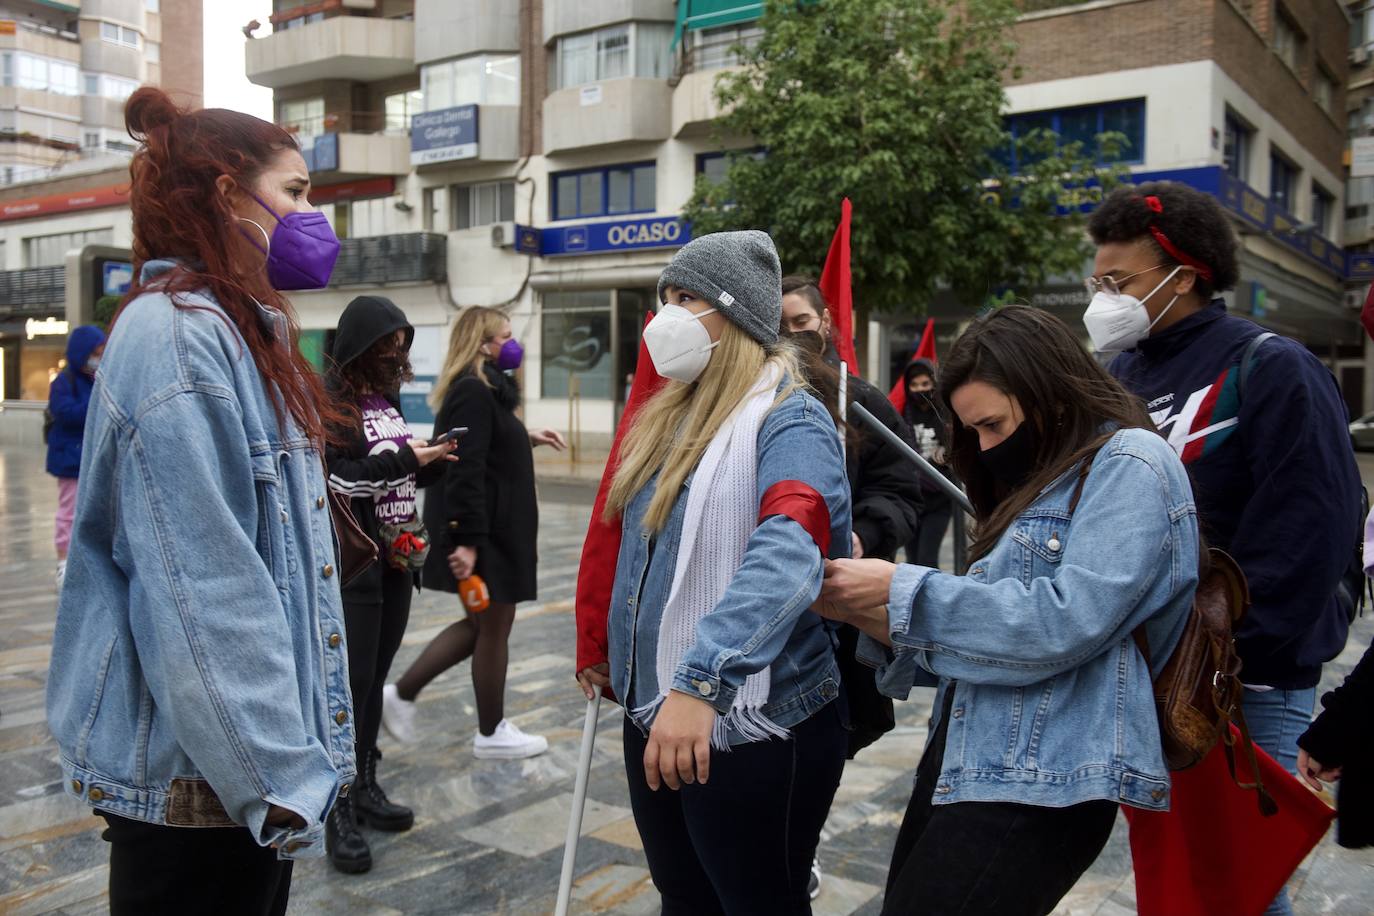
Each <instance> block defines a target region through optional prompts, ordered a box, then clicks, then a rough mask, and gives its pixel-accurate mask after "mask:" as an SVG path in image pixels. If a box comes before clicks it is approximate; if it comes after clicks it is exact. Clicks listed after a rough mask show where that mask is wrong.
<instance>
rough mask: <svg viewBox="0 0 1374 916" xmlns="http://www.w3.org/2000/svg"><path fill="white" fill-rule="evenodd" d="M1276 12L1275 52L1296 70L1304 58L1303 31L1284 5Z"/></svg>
mask: <svg viewBox="0 0 1374 916" xmlns="http://www.w3.org/2000/svg"><path fill="white" fill-rule="evenodd" d="M1274 13H1275V15H1274V53H1275V54H1277V55H1278V56H1279V60H1281V61H1283V62H1284V63H1285V64H1287V65H1288V66H1289V67H1290V68H1291V69H1293V70H1294V71H1296V70H1297V69H1298V65H1299V63H1301V59H1302V46H1303V43H1304V39H1303V35H1302V32H1301V31H1300V30H1299V29H1298V26H1297V23H1295V22H1294V21H1293V19H1292V17H1291V16H1289V15H1288V13H1287V12H1286V11H1285V10H1284V9H1283V8H1282V7H1277V8H1276V9H1275V10H1274Z"/></svg>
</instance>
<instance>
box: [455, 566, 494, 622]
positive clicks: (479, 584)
mask: <svg viewBox="0 0 1374 916" xmlns="http://www.w3.org/2000/svg"><path fill="white" fill-rule="evenodd" d="M458 598H459V599H460V600H461V601H462V602H463V607H465V608H467V609H468V613H471V614H480V613H482V612H483V611H485V610H486V609H487V608H488V607H489V606H490V605H491V593H490V592H488V591H487V583H486V582H484V581H482V577H481V576H479V575H477V574H476V573H474V574H472V575H471V576H468V577H467V578H466V579H463V580H461V581H459V583H458Z"/></svg>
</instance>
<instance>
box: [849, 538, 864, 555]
mask: <svg viewBox="0 0 1374 916" xmlns="http://www.w3.org/2000/svg"><path fill="white" fill-rule="evenodd" d="M849 558H850V559H851V560H862V559H863V558H864V542H863V538H861V537H859V533H858V532H857V531H851V532H849Z"/></svg>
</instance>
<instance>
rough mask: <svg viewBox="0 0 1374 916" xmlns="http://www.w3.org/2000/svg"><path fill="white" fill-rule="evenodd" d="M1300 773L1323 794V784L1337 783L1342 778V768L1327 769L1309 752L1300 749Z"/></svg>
mask: <svg viewBox="0 0 1374 916" xmlns="http://www.w3.org/2000/svg"><path fill="white" fill-rule="evenodd" d="M1298 773H1299V774H1300V775H1301V776H1302V778H1303V780H1304V781H1305V782H1306V783H1307V784H1308V785H1309V786H1311V787H1312V788H1313V789H1316V790H1317V791H1318V792H1322V791H1324V789H1323V787H1322V783H1324V782H1335V781H1336V780H1338V779H1340V778H1341V767H1327V766H1325V765H1324V764H1323V763H1322V762H1321V761H1320V760H1317V759H1315V758H1313V757H1312V756H1311V755H1310V754H1308V753H1307V751H1305V750H1303V749H1302V748H1298Z"/></svg>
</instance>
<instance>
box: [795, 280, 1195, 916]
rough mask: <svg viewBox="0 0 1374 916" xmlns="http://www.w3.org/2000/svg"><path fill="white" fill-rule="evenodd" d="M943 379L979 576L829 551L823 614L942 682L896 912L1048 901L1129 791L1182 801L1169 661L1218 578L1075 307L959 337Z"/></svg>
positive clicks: (899, 864)
mask: <svg viewBox="0 0 1374 916" xmlns="http://www.w3.org/2000/svg"><path fill="white" fill-rule="evenodd" d="M939 389H940V392H941V396H942V397H943V398H944V400H945V404H946V406H947V407H948V408H949V409H950V411H951V412H952V415H953V418H954V419H953V435H952V438H951V443H950V455H951V457H952V460H953V465H954V470H955V472H956V473H957V474H958V476H959V478H960V479H962V480H964V481H965V482H966V483H967V487H968V494H969V498H970V500H971V501H972V503H973V507H974V515H975V520H976V524H977V528H976V539H975V540H974V542H973V544H972V546H971V548H970V551H969V554H970V557H971V560H970V566H969V569H968V571H967V574H966V575H964V576H953V575H948V574H945V573H941V572H939V571H937V570H933V569H928V568H925V567H920V566H910V565H901V566H894V565H893V564H891V563H887V562H884V561H881V560H837V561H834V562H832V563H829V564H827V569H826V585H825V590H824V593H823V600H822V602H821V603H820V604H818V605H817V610H818V611H820V612H821V613H823V614H824V615H825V616H829V617H834V618H835V619H839V620H844V621H847V622H849V623H853V624H854V625H856V626H858V627H859V628H860V629H862V630H864V632H865V634H866V638H865V640H864V642H863V644H861V646H860V650H861V652H863V651H864V650H872V654H871V656H870V657H871V659H872V660H873V661H874V663H875V664H877V665H878V680H879V685H880V687H881V688H882V689H883V690H885V691H886V692H888V693H889V694H890V695H892V696H895V697H899V698H901V697H905V696H906V693H907V691H908V689H909V688H910V687H911V685H912V682H913V679H914V677H915V675H916V670H917V667H918V666H919V667H920V668H924V669H926V670H927V671H930V672H933V673H934V674H936V675H938V676H939V678H940V689H939V692H938V693H937V695H936V701H935V716H934V718H933V720H932V725H933V727H932V731H931V735H930V738H929V740H928V741H927V744H926V751H925V754H924V756H923V757H922V759H921V762H920V765H919V767H918V769H917V776H916V786H915V790H914V791H913V792H912V796H911V802H910V805H909V806H908V808H907V811H906V817H905V818H904V820H903V822H902V827H901V830H900V832H899V834H898V837H897V844H896V848H895V850H894V851H893V856H892V866H891V870H890V872H889V874H888V881H887V898H886V902H885V904H884V909H883V912H884V913H893V914H895V913H939V914H946V913H998V914H1044V913H1049V912H1050V911H1051V910H1053V909H1054V907H1055V906H1056V904H1057V903H1058V902H1059V900H1060V898H1061V897H1063V895H1064V894H1065V893H1066V892H1067V891H1068V890H1069V889H1070V888H1071V887H1072V886H1073V884H1074V882H1075V881H1077V880H1078V878H1079V876H1080V875H1082V873H1083V872H1084V871H1085V870H1086V869H1087V868H1088V867H1089V866H1090V865H1091V864H1092V863H1093V861H1094V860H1095V859H1096V858H1097V856H1098V854H1099V853H1100V852H1101V851H1102V848H1103V846H1104V845H1106V842H1107V838H1108V835H1109V834H1110V833H1111V830H1112V825H1113V823H1114V821H1115V819H1116V811H1117V806H1118V805H1119V804H1124V805H1131V806H1134V807H1138V808H1145V809H1155V810H1162V809H1165V808H1167V807H1168V803H1169V774H1168V770H1167V768H1166V767H1165V763H1164V758H1163V752H1162V750H1161V747H1160V738H1159V725H1158V721H1157V719H1156V712H1155V705H1154V699H1153V696H1152V690H1151V672H1150V670H1149V668H1148V666H1147V664H1146V662H1145V659H1144V657H1143V656H1142V655H1141V653H1140V650H1139V649H1137V648H1136V645H1135V642H1134V640H1133V638H1132V632H1133V631H1134V630H1136V628H1138V627H1143V628H1144V635H1145V637H1146V640H1147V642H1148V645H1149V646H1150V647H1151V651H1152V657H1153V658H1154V660H1155V661H1154V664H1155V665H1156V666H1158V667H1163V665H1164V663H1165V662H1166V661H1167V660H1168V658H1169V655H1170V653H1171V652H1172V651H1173V648H1174V646H1175V644H1176V643H1177V642H1178V639H1179V636H1180V635H1181V634H1182V630H1183V625H1184V623H1185V622H1186V619H1187V615H1188V613H1189V609H1190V607H1191V602H1192V597H1193V591H1194V588H1195V586H1196V584H1197V580H1198V557H1199V540H1198V531H1197V518H1196V510H1195V508H1194V505H1193V497H1192V491H1191V487H1190V485H1189V482H1188V477H1187V474H1186V473H1185V471H1184V469H1183V465H1182V464H1181V463H1180V462H1179V459H1178V456H1177V455H1176V454H1175V453H1174V451H1173V450H1172V449H1171V448H1170V447H1169V445H1168V443H1166V442H1165V441H1164V440H1163V439H1161V438H1160V437H1159V436H1158V435H1157V434H1155V433H1154V431H1153V429H1152V428H1151V425H1150V421H1149V418H1148V417H1147V416H1146V415H1145V412H1144V409H1143V407H1142V406H1141V405H1140V404H1139V402H1138V401H1136V400H1135V399H1134V398H1132V397H1131V396H1130V395H1128V394H1127V393H1126V391H1125V390H1124V389H1122V388H1121V386H1120V385H1118V384H1117V383H1116V382H1115V381H1114V380H1113V379H1112V378H1111V377H1110V376H1109V375H1107V373H1106V372H1105V371H1103V370H1102V368H1101V367H1100V366H1098V364H1097V363H1095V362H1094V361H1093V360H1092V359H1091V358H1090V357H1089V356H1088V354H1087V352H1086V351H1085V350H1084V349H1083V347H1082V345H1081V344H1080V343H1079V342H1078V341H1077V340H1076V339H1075V338H1074V336H1073V334H1072V333H1071V332H1070V331H1069V329H1068V328H1067V327H1066V326H1065V325H1064V324H1063V322H1061V321H1059V320H1058V319H1056V318H1054V317H1052V316H1050V315H1047V314H1045V313H1044V312H1041V311H1038V310H1035V309H1030V308H1026V307H1021V306H1009V307H1007V308H1004V309H1001V310H1000V311H997V312H994V313H993V314H991V315H989V316H987V317H984V318H980V319H978V320H977V321H975V322H974V323H973V325H972V326H971V327H970V328H969V329H968V330H967V331H966V332H965V333H964V334H963V336H962V337H960V338H959V340H958V341H957V342H956V343H955V345H954V347H953V349H952V350H951V352H950V354H949V356H948V358H947V359H946V361H945V363H944V365H943V367H942V370H941V374H940V384H939Z"/></svg>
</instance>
